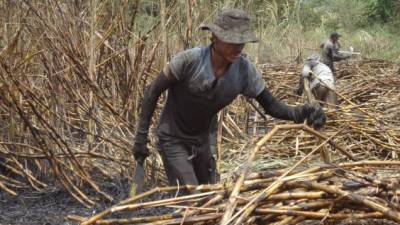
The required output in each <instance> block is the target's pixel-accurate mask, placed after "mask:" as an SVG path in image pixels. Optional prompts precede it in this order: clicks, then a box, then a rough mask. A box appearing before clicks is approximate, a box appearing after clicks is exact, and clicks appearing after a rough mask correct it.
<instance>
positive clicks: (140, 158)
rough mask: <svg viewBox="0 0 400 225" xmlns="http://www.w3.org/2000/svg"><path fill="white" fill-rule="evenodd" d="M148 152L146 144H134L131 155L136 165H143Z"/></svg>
mask: <svg viewBox="0 0 400 225" xmlns="http://www.w3.org/2000/svg"><path fill="white" fill-rule="evenodd" d="M149 154H150V151H149V148H147V145H146V144H143V143H137V142H135V144H134V146H133V155H134V156H135V160H136V161H137V162H138V163H141V164H143V162H144V160H145V159H146V158H147V156H149Z"/></svg>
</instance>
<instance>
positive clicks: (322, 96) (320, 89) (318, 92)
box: [312, 84, 338, 107]
mask: <svg viewBox="0 0 400 225" xmlns="http://www.w3.org/2000/svg"><path fill="white" fill-rule="evenodd" d="M312 91H313V93H314V96H315V98H316V99H317V100H319V101H322V102H326V103H328V104H329V105H328V106H329V107H333V106H336V105H337V104H338V102H337V97H336V94H335V92H333V91H332V90H330V89H329V88H327V87H325V86H323V85H320V84H318V85H317V86H316V87H314V88H313V89H312Z"/></svg>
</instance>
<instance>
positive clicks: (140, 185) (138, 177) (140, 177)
mask: <svg viewBox="0 0 400 225" xmlns="http://www.w3.org/2000/svg"><path fill="white" fill-rule="evenodd" d="M143 164H144V159H138V160H137V161H136V168H135V174H134V175H133V183H132V186H131V191H130V193H129V196H130V197H133V196H136V195H137V194H140V193H142V192H143V189H144V183H145V173H144V166H143Z"/></svg>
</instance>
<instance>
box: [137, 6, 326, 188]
mask: <svg viewBox="0 0 400 225" xmlns="http://www.w3.org/2000/svg"><path fill="white" fill-rule="evenodd" d="M201 29H202V30H207V31H210V32H211V44H210V45H208V46H207V47H196V48H192V49H188V50H185V51H182V52H179V53H178V54H176V55H175V56H174V57H173V58H172V60H171V61H170V62H169V63H168V64H167V65H165V67H164V69H163V70H162V71H161V72H160V74H159V75H158V76H157V77H156V78H155V79H154V80H153V81H152V83H151V84H150V86H149V87H148V88H147V90H146V91H145V93H144V96H143V102H142V109H141V114H140V118H139V123H138V128H137V131H136V137H135V143H134V147H133V154H134V157H135V159H136V160H137V161H138V163H141V162H143V161H144V159H145V158H146V157H147V156H148V155H149V149H148V148H147V143H148V131H149V126H150V123H151V118H152V116H153V113H154V109H155V107H156V104H157V101H158V98H159V96H160V95H161V94H162V93H163V92H164V91H168V96H167V100H166V103H165V106H164V108H163V110H162V113H161V116H160V120H159V122H158V128H157V136H158V142H159V151H160V154H161V156H162V160H163V164H164V167H165V171H166V174H167V177H168V179H169V181H170V184H171V185H176V184H178V183H179V184H180V185H187V184H192V185H199V184H207V183H215V182H216V180H215V179H214V177H215V176H214V174H215V158H214V157H213V155H212V153H211V150H210V138H209V136H210V132H211V131H213V130H214V129H213V128H211V127H212V121H213V120H215V116H216V114H217V113H218V112H219V111H220V110H221V109H223V108H224V107H225V106H227V105H229V104H230V103H231V102H232V101H233V100H234V99H235V98H236V97H237V96H238V95H240V94H241V95H244V96H247V97H250V98H255V99H256V100H257V102H259V103H260V105H261V106H262V107H263V108H264V109H265V112H266V113H267V114H269V115H271V116H273V117H275V118H279V119H283V120H291V121H294V122H295V123H302V122H303V121H305V120H307V122H308V124H310V125H313V126H314V127H321V126H323V125H324V123H325V114H324V112H323V111H322V109H320V108H317V107H314V106H311V105H310V104H305V105H300V106H289V105H287V104H285V103H283V102H280V101H278V100H277V99H276V98H275V97H273V96H272V94H271V92H270V91H269V90H268V88H267V87H266V85H265V82H264V80H263V79H262V77H261V74H260V72H259V71H258V70H257V69H256V66H255V65H254V64H253V63H252V62H250V61H249V59H248V58H246V57H243V55H242V51H243V48H244V46H245V44H246V43H252V42H257V41H258V39H257V37H256V35H255V33H254V32H252V31H251V30H250V17H249V16H248V14H247V13H245V12H244V11H242V10H238V9H225V10H222V11H221V12H220V13H219V14H218V16H217V19H216V21H215V22H214V23H212V24H208V25H203V26H201Z"/></svg>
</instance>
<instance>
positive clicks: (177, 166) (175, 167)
mask: <svg viewBox="0 0 400 225" xmlns="http://www.w3.org/2000/svg"><path fill="white" fill-rule="evenodd" d="M159 147H160V154H161V157H162V159H163V163H164V168H165V172H166V174H167V177H168V180H169V182H170V184H171V185H177V184H178V182H179V185H186V184H192V185H199V184H214V183H216V171H215V159H214V157H213V154H212V153H211V151H210V144H209V142H208V141H207V142H204V143H200V142H189V141H184V140H179V139H173V138H167V139H165V138H159Z"/></svg>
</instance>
